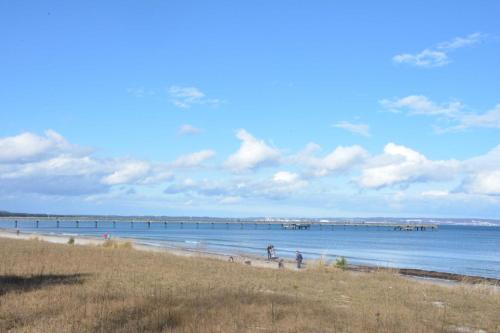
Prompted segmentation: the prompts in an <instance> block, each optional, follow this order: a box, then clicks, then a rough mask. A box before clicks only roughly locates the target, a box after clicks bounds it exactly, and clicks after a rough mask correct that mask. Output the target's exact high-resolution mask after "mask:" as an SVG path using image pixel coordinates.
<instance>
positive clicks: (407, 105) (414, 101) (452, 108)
mask: <svg viewBox="0 0 500 333" xmlns="http://www.w3.org/2000/svg"><path fill="white" fill-rule="evenodd" d="M380 104H381V105H382V106H383V107H385V108H386V109H388V110H390V111H392V112H401V111H407V112H408V113H409V114H413V115H429V116H446V117H454V116H456V115H457V114H458V113H459V112H460V110H461V109H462V108H463V105H462V104H461V103H460V102H456V101H454V102H448V103H446V104H437V103H435V102H433V101H431V100H430V99H429V98H427V97H426V96H423V95H410V96H406V97H403V98H395V99H383V100H381V101H380Z"/></svg>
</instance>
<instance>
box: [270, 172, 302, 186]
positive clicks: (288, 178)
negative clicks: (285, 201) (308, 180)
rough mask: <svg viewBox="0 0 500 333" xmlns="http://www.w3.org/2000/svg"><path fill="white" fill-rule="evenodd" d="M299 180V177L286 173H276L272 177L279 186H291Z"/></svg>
mask: <svg viewBox="0 0 500 333" xmlns="http://www.w3.org/2000/svg"><path fill="white" fill-rule="evenodd" d="M298 179H299V175H298V174H296V173H293V172H288V171H279V172H276V173H275V174H274V176H273V181H274V182H276V183H280V184H292V183H295V182H296V181H297V180H298Z"/></svg>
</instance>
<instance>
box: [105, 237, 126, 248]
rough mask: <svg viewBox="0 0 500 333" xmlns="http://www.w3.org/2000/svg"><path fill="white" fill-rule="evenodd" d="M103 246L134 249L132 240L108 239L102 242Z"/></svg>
mask: <svg viewBox="0 0 500 333" xmlns="http://www.w3.org/2000/svg"><path fill="white" fill-rule="evenodd" d="M102 247H105V248H110V249H132V242H129V241H127V242H123V241H116V240H111V239H108V240H106V241H105V242H104V243H102Z"/></svg>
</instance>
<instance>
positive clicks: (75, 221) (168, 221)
mask: <svg viewBox="0 0 500 333" xmlns="http://www.w3.org/2000/svg"><path fill="white" fill-rule="evenodd" d="M0 221H3V222H4V224H3V225H5V222H7V223H8V224H9V226H12V227H13V228H15V229H17V228H21V227H23V226H29V227H32V228H35V229H39V228H40V229H42V228H57V229H59V228H93V229H97V228H109V229H116V228H118V227H120V228H123V227H124V226H128V227H129V228H130V229H135V228H137V229H153V228H156V229H157V228H163V229H167V228H169V227H178V228H180V229H184V228H194V229H199V228H202V227H205V228H207V227H208V228H212V229H214V228H217V229H221V228H225V229H248V228H252V229H276V228H278V229H283V230H311V229H315V230H318V229H319V230H325V231H326V230H335V229H340V228H343V229H345V228H360V229H361V228H383V229H388V230H393V231H427V230H430V231H435V230H437V229H438V226H437V225H436V224H430V223H395V222H384V221H381V222H371V221H370V222H363V221H361V222H358V221H356V222H354V221H346V220H339V221H329V222H324V221H321V222H320V221H314V220H312V221H309V220H305V219H304V220H292V221H286V220H285V221H284V220H257V219H255V220H252V219H233V220H227V219H212V218H178V219H177V218H164V219H160V218H155V217H151V219H146V218H144V219H141V218H126V217H109V218H106V217H103V218H98V219H96V218H92V217H82V216H78V217H58V218H51V217H15V218H13V217H0Z"/></svg>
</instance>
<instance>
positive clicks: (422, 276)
mask: <svg viewBox="0 0 500 333" xmlns="http://www.w3.org/2000/svg"><path fill="white" fill-rule="evenodd" d="M0 238H8V239H19V240H33V239H39V240H42V241H45V242H49V243H55V244H68V241H69V239H70V238H73V239H74V245H81V246H88V245H93V246H102V245H103V244H104V243H105V242H106V240H104V239H101V238H99V237H94V236H82V235H78V236H75V235H64V234H54V235H48V234H43V233H36V232H33V233H26V232H19V234H18V233H17V232H16V231H14V230H12V229H4V228H0ZM112 240H113V241H117V242H122V243H126V242H130V243H131V244H132V248H133V249H135V250H138V251H146V252H158V253H167V254H172V255H176V256H182V257H203V258H207V259H215V260H221V261H229V260H230V258H233V262H235V263H239V264H246V265H250V266H253V267H258V268H268V269H279V267H278V262H277V261H276V260H271V261H269V260H267V259H266V258H264V257H260V256H256V255H250V254H238V255H230V254H221V253H216V252H210V251H206V250H203V251H202V250H196V249H186V248H178V247H174V246H172V247H167V246H154V245H147V244H141V242H140V241H139V242H138V241H136V240H134V239H129V238H120V237H113V238H112ZM308 262H309V265H310V266H313V265H314V263H315V262H317V260H310V261H306V262H305V265H304V266H305V268H304V269H307V267H308V265H307V263H308ZM283 263H284V268H285V269H287V270H294V271H299V269H297V267H296V264H295V261H293V260H290V259H284V262H283ZM347 270H348V271H351V272H355V273H371V272H374V271H390V272H394V273H397V274H399V275H400V276H402V277H405V278H408V279H412V280H416V281H419V282H429V283H434V284H440V285H450V284H451V285H452V284H456V283H461V282H462V283H467V284H480V283H486V284H489V285H492V286H495V287H499V286H500V279H497V278H491V277H482V276H474V275H465V274H456V273H449V272H439V271H430V270H422V269H414V268H386V267H379V266H372V265H349V266H348V269H347Z"/></svg>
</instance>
